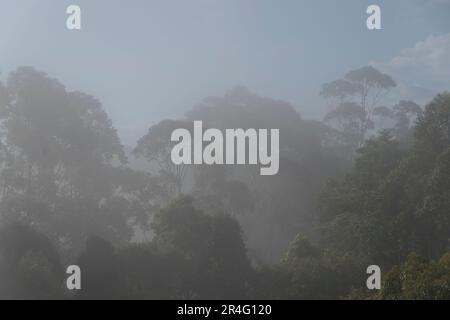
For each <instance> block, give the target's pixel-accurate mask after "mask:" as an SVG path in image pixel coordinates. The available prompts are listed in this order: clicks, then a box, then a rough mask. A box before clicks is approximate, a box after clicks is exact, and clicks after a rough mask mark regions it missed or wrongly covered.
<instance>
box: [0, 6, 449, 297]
mask: <svg viewBox="0 0 450 320" xmlns="http://www.w3.org/2000/svg"><path fill="white" fill-rule="evenodd" d="M378 2H379V5H380V7H381V10H382V26H383V27H382V28H381V30H368V28H367V25H366V19H367V17H368V15H367V13H366V8H367V7H368V5H370V4H372V3H371V2H370V1H357V0H351V1H350V0H349V1H345V2H342V3H340V5H339V6H336V5H335V4H334V3H332V2H331V1H324V0H321V1H283V3H278V2H276V1H272V0H263V1H237V0H231V1H206V0H195V1H138V0H134V1H130V2H129V3H127V4H126V5H125V4H124V2H123V1H114V0H111V1H106V0H101V1H100V0H99V1H95V2H93V1H86V0H80V1H78V3H77V5H78V6H79V7H80V8H81V21H82V23H81V30H68V29H67V27H66V19H67V17H68V15H67V13H66V8H67V6H68V5H70V4H72V3H71V2H70V1H58V3H57V4H56V3H55V2H54V1H50V0H45V1H32V0H20V1H10V0H7V1H3V2H2V4H1V10H0V70H1V75H0V122H1V128H0V140H1V145H0V164H1V165H0V183H1V189H0V299H343V298H345V299H348V298H353V299H448V298H449V297H450V292H449V291H448V288H449V285H448V284H449V283H450V264H449V261H450V259H449V254H450V251H449V250H450V248H449V239H450V219H449V212H450V210H449V209H450V204H449V202H448V199H449V196H450V185H449V184H448V181H450V179H449V178H450V172H449V170H448V168H449V164H450V162H449V161H450V157H449V154H450V151H449V150H450V137H449V135H448V132H449V130H450V128H449V123H450V120H449V119H450V95H449V93H448V90H449V89H450V78H449V77H448V75H449V74H450V19H448V18H449V17H450V2H448V1H431V0H415V1H406V0H399V1H395V2H393V1H378ZM200 121H201V123H202V125H203V128H204V130H207V129H217V131H215V132H223V133H224V135H223V136H224V137H225V136H226V134H225V132H226V131H227V130H232V129H243V130H255V131H254V132H255V137H258V139H261V132H266V131H260V130H268V131H267V132H268V135H267V136H266V141H268V143H270V142H272V146H271V147H270V146H268V147H267V150H266V149H264V150H263V151H266V152H268V150H270V151H271V152H272V153H271V154H269V153H267V154H265V155H266V157H268V156H269V155H271V161H272V162H273V161H275V160H276V161H279V163H278V162H277V164H276V169H277V170H274V171H270V172H271V173H270V174H269V175H264V174H262V172H263V170H261V168H262V167H264V165H262V164H261V162H259V161H260V160H261V155H264V154H263V153H262V151H261V150H260V149H261V148H265V146H263V145H261V144H258V145H257V144H256V140H255V150H259V153H258V155H259V156H255V157H254V159H255V161H258V163H252V164H249V162H251V160H250V159H253V158H252V155H250V154H249V153H248V154H247V155H244V156H243V157H242V158H241V160H242V163H241V164H230V163H231V162H229V164H205V162H206V161H202V164H194V161H192V162H190V163H189V164H188V163H184V164H175V163H174V161H173V159H174V158H173V150H174V149H173V148H174V146H175V145H176V143H175V141H174V139H173V132H174V131H175V130H176V129H183V130H185V131H183V132H186V133H187V134H189V135H190V134H192V139H193V143H192V146H193V148H192V150H191V149H189V153H190V152H192V155H193V157H195V156H194V153H195V148H196V147H195V139H196V138H195V130H196V129H195V125H194V123H199V122H200ZM270 130H277V131H276V132H277V133H278V132H279V141H278V136H277V135H276V137H277V140H276V142H277V144H275V145H274V144H273V142H274V140H273V139H272V140H271V138H273V137H274V136H275V133H274V132H275V131H270ZM211 132H212V131H211ZM245 132H247V133H249V132H250V131H245ZM201 138H202V137H200V141H201ZM217 139H218V137H217V136H216V137H215V139H214V140H213V139H210V140H209V141H211V143H212V142H213V141H214V143H217ZM221 139H222V138H221ZM255 139H256V138H255ZM244 140H245V139H244ZM245 141H247V142H248V144H246V147H248V149H251V142H249V141H251V138H249V139H248V140H245ZM258 141H259V140H258ZM259 142H260V141H259ZM278 142H279V143H278ZM200 144H201V145H199V146H201V147H202V148H204V147H206V145H207V140H206V139H205V140H204V141H201V142H200ZM218 145H219V144H218ZM186 146H189V148H190V146H191V142H189V143H188V144H186ZM226 146H227V145H226V144H225V141H224V144H223V150H224V151H223V152H224V153H223V156H224V158H223V159H226V158H225V155H226V153H229V152H230V149H227V150H225V149H226ZM218 150H219V149H218V148H216V149H215V153H211V157H210V158H212V157H216V156H217V152H218ZM236 150H239V147H236ZM201 151H202V152H203V149H202V150H201ZM232 151H233V152H234V151H235V146H233V147H232ZM249 152H250V151H249ZM203 157H204V154H203ZM180 158H181V156H180ZM237 158H238V159H239V155H238V156H237ZM233 161H234V160H233ZM222 162H225V160H223V161H222ZM266 165H267V163H266ZM374 264H375V265H378V266H380V267H381V269H382V270H383V272H385V273H384V274H383V281H384V282H383V286H382V289H381V290H376V291H373V290H369V289H368V288H367V287H366V277H367V274H366V269H367V267H368V266H369V265H374ZM71 265H75V266H79V268H80V269H81V271H82V275H83V276H82V279H81V283H82V284H83V285H82V289H80V290H77V289H75V290H71V289H70V288H68V286H67V282H66V280H67V277H68V274H67V273H66V270H67V267H68V266H71ZM420 270H428V271H429V272H425V273H421V272H420ZM402 272H406V273H408V272H409V273H410V274H411V276H412V277H414V278H417V280H416V283H415V284H412V283H409V282H405V283H401V281H403V280H402V279H404V278H402V276H401V274H402ZM399 283H400V284H399ZM419 284H420V285H423V286H424V287H425V288H426V289H424V290H419V289H417V288H419V287H420V286H419Z"/></svg>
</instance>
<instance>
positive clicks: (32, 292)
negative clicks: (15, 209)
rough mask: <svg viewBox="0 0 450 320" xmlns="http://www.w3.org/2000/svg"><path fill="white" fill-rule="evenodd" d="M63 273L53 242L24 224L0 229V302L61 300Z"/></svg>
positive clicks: (4, 226)
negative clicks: (11, 300) (10, 300)
mask: <svg viewBox="0 0 450 320" xmlns="http://www.w3.org/2000/svg"><path fill="white" fill-rule="evenodd" d="M63 277H64V273H63V269H62V266H61V264H60V258H59V254H58V252H57V250H56V248H55V247H54V246H53V244H52V243H51V241H50V240H49V239H48V238H46V237H45V236H44V235H42V234H41V233H39V232H37V231H35V230H33V229H32V228H30V227H28V226H26V225H22V224H17V223H15V224H7V225H3V226H2V227H1V228H0V278H1V279H2V285H1V286H0V298H1V299H58V298H62V297H63V294H62V290H61V286H62V283H63Z"/></svg>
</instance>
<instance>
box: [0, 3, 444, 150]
mask: <svg viewBox="0 0 450 320" xmlns="http://www.w3.org/2000/svg"><path fill="white" fill-rule="evenodd" d="M69 4H78V5H80V6H81V9H82V30H81V31H69V30H67V29H66V27H65V20H66V18H67V15H66V13H65V9H66V7H67V6H68V5H69ZM369 4H378V5H380V6H381V8H382V27H383V30H380V31H369V30H367V28H366V24H365V20H366V17H367V15H366V14H365V11H366V8H367V6H368V5H369ZM368 63H371V64H373V65H375V66H377V67H378V68H380V69H382V70H383V71H385V72H389V73H390V74H391V75H392V76H393V77H394V78H395V79H396V80H398V81H399V84H400V86H399V90H398V94H399V95H400V96H401V97H411V98H414V99H417V100H420V99H426V98H428V96H430V95H431V94H433V93H434V92H437V91H440V90H444V89H450V76H449V75H450V0H388V1H382V0H378V1H376V0H372V1H365V0H339V1H338V0H328V1H324V0H305V1H302V0H177V1H173V0H160V1H151V0H129V1H119V0H117V1H116V0H79V1H75V0H73V1H62V0H59V1H54V0H34V1H33V0H1V1H0V70H1V71H2V73H3V76H4V75H5V74H6V73H8V72H9V71H11V70H12V69H14V68H16V67H17V66H19V65H32V66H35V67H36V68H37V69H39V70H42V71H45V72H47V73H49V74H50V75H51V76H53V77H57V78H59V79H60V80H61V81H62V82H63V83H64V84H65V85H66V86H67V88H68V89H69V90H81V91H84V92H86V93H90V94H93V95H95V96H96V97H98V98H99V99H100V100H101V101H102V103H103V104H104V107H105V109H106V110H107V111H108V113H109V115H110V117H111V118H112V120H113V122H114V125H115V126H116V127H117V128H118V129H119V133H120V135H121V137H122V139H123V140H124V143H126V144H134V141H135V140H136V139H137V138H138V137H140V136H141V135H143V134H144V133H145V132H146V131H147V128H148V127H149V125H150V124H153V123H155V122H156V121H159V120H161V119H163V118H168V117H179V116H180V115H182V114H183V113H184V112H185V111H186V110H187V109H188V108H190V107H191V106H192V105H193V104H195V103H196V102H198V101H199V100H201V99H202V98H204V97H205V96H208V95H216V94H220V95H222V94H223V93H224V92H225V91H227V90H228V89H230V88H232V87H234V86H235V85H238V84H240V85H245V86H247V87H249V89H250V90H252V91H254V92H256V93H258V94H261V95H263V96H269V97H273V98H279V99H283V100H286V101H288V102H290V103H292V104H293V105H294V106H295V107H296V108H297V109H298V110H299V111H300V112H301V114H302V116H303V117H306V118H308V117H318V116H319V115H320V114H321V112H322V109H321V108H320V106H319V105H320V103H321V100H320V98H318V91H319V88H320V85H321V84H322V83H323V82H327V81H331V80H334V79H335V78H338V77H340V76H341V75H343V74H344V73H345V72H347V71H348V70H350V69H354V68H357V67H360V66H362V65H366V64H368Z"/></svg>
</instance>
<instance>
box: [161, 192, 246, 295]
mask: <svg viewBox="0 0 450 320" xmlns="http://www.w3.org/2000/svg"><path fill="white" fill-rule="evenodd" d="M153 230H154V232H155V238H154V241H155V243H156V245H157V246H158V247H160V248H161V249H162V250H165V251H172V252H175V253H178V254H179V255H181V256H182V257H183V258H184V259H185V261H186V262H187V263H188V264H187V270H186V273H185V281H186V285H185V288H186V291H185V292H184V294H183V296H184V297H194V298H199V299H202V298H208V299H231V298H234V299H237V298H245V296H246V294H247V292H246V286H247V283H248V281H249V278H250V275H251V266H250V263H249V261H248V259H247V254H246V248H245V245H244V242H243V240H242V234H241V229H240V227H239V224H238V223H237V222H236V220H234V219H233V218H231V217H230V216H228V215H224V214H217V215H213V216H211V215H206V214H204V213H203V212H202V211H200V210H198V209H196V208H195V207H194V206H193V199H192V198H189V197H181V198H179V199H177V200H175V201H174V202H172V203H171V204H169V205H168V206H167V207H165V208H163V209H162V210H161V211H160V212H159V213H158V214H157V215H156V216H155V220H154V223H153Z"/></svg>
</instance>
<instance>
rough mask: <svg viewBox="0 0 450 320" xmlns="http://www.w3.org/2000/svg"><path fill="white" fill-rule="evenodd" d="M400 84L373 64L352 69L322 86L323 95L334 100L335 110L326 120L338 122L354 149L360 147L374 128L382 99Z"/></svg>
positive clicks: (347, 141)
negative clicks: (377, 110)
mask: <svg viewBox="0 0 450 320" xmlns="http://www.w3.org/2000/svg"><path fill="white" fill-rule="evenodd" d="M395 86H396V83H395V81H394V80H393V79H392V78H391V77H390V76H388V75H387V74H384V73H381V72H380V71H378V70H377V69H375V68H373V67H371V66H365V67H362V68H359V69H356V70H352V71H350V72H348V73H347V74H346V75H345V77H344V79H339V80H336V81H333V82H330V83H325V84H324V85H323V86H322V90H321V92H320V95H321V96H322V97H324V98H326V99H329V100H331V101H332V107H333V110H332V111H330V112H329V113H328V114H327V115H326V117H325V121H327V122H330V123H332V124H334V125H336V122H337V124H338V129H339V130H340V132H341V134H343V137H344V138H345V142H346V144H348V145H349V146H350V147H351V149H352V150H353V151H354V150H356V149H357V148H358V147H360V146H361V145H362V144H363V142H364V140H365V138H366V137H367V134H368V133H369V132H370V130H372V129H373V128H374V122H373V118H374V116H375V115H376V113H375V114H374V111H375V110H376V108H377V107H378V104H379V102H380V101H381V99H382V98H383V97H384V96H385V95H386V94H387V93H388V92H389V90H390V89H391V88H394V87H395Z"/></svg>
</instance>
